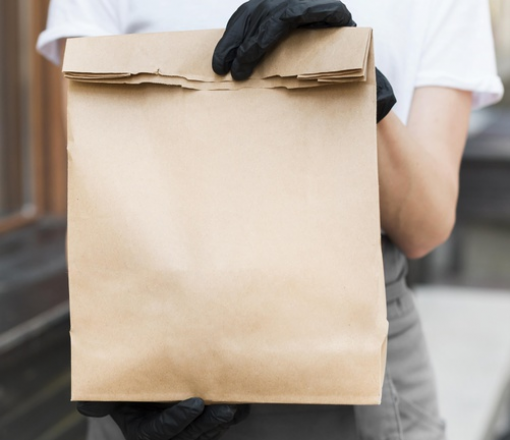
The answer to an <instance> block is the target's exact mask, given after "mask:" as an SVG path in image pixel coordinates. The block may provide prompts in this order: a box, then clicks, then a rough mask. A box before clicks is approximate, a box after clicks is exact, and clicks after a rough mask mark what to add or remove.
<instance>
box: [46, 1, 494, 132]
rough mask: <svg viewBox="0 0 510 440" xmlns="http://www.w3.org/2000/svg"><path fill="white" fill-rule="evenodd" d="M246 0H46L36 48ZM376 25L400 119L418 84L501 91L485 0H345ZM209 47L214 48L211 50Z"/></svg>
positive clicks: (193, 19) (212, 12)
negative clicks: (45, 16)
mask: <svg viewBox="0 0 510 440" xmlns="http://www.w3.org/2000/svg"><path fill="white" fill-rule="evenodd" d="M242 3H244V0H221V1H215V0H202V1H199V0H52V1H51V4H50V10H49V17H48V26H47V29H46V30H45V31H44V32H43V33H41V35H40V36H39V40H38V43H37V47H38V49H39V51H40V52H41V53H42V54H43V55H44V56H46V57H47V58H48V59H49V60H51V61H53V62H54V63H59V61H60V60H59V52H58V46H57V41H58V40H59V39H61V38H67V37H79V36H99V35H114V34H126V33H145V32H163V31H177V30H191V29H207V28H222V27H225V25H226V23H227V21H228V19H229V18H230V16H231V15H232V13H233V12H234V11H235V10H236V9H237V7H238V6H239V5H241V4H242ZM344 3H346V5H347V7H348V8H349V10H350V11H351V13H352V16H353V19H354V20H355V21H356V22H357V24H358V26H369V27H372V28H373V29H374V39H375V43H374V44H375V56H376V65H377V66H378V68H379V69H380V70H381V71H382V72H383V73H384V74H385V75H386V76H387V77H388V79H389V81H390V83H391V84H392V86H393V89H394V91H395V95H396V97H397V101H398V102H397V105H396V106H395V108H394V111H395V112H396V113H397V115H398V116H399V117H400V119H401V120H402V121H403V122H404V123H405V122H406V121H407V119H408V115H409V109H410V106H411V100H412V97H413V92H414V89H415V88H416V87H422V86H443V87H451V88H456V89H462V90H469V91H473V92H474V99H473V108H475V109H476V108H481V107H485V106H488V105H490V104H493V103H495V102H497V101H498V100H500V99H501V97H502V95H503V85H502V83H501V80H500V78H499V77H498V75H497V73H496V62H495V54H494V43H493V37H492V31H491V23H490V14H489V4H488V0H377V1H374V0H345V1H344ZM211 55H212V54H211Z"/></svg>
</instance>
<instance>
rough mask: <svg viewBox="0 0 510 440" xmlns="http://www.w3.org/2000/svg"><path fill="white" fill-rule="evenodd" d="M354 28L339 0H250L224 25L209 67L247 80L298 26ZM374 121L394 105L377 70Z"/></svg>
mask: <svg viewBox="0 0 510 440" xmlns="http://www.w3.org/2000/svg"><path fill="white" fill-rule="evenodd" d="M343 26H356V23H355V22H354V21H353V20H352V17H351V13H350V12H349V10H348V9H347V7H346V6H345V5H344V4H343V3H342V2H341V1H340V0H250V1H248V2H246V3H243V4H242V5H241V6H240V7H239V8H238V9H237V11H236V12H235V13H234V14H233V15H232V17H231V18H230V20H229V21H228V23H227V28H226V29H225V33H224V34H223V37H222V38H221V40H220V41H219V42H218V45H217V46H216V49H215V50H214V55H213V61H212V66H213V70H214V71H215V72H216V73H217V74H218V75H226V74H227V73H228V72H229V71H230V72H231V73H232V77H233V78H234V79H235V80H244V79H247V78H248V77H249V76H250V75H251V74H252V73H253V70H254V69H255V67H256V66H257V64H258V63H259V62H260V61H261V60H262V58H263V57H264V55H265V54H266V53H268V52H269V51H270V50H271V49H272V48H273V47H274V46H276V45H277V44H278V43H279V42H280V41H281V40H282V39H283V38H285V37H286V36H287V35H288V34H289V33H290V32H291V31H292V30H293V29H296V28H300V27H310V28H325V27H343ZM376 76H377V122H379V121H380V120H381V119H383V118H384V117H385V116H386V115H387V114H388V113H389V112H390V110H391V108H392V107H393V106H394V105H395V102H396V99H395V95H394V94H393V89H392V88H391V85H390V83H389V81H388V80H387V79H386V77H385V76H384V75H383V74H382V73H381V72H379V71H377V75H376Z"/></svg>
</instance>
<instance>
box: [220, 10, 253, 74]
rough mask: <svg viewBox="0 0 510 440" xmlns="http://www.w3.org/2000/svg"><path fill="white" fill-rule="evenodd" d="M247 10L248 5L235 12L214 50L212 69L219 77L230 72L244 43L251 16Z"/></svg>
mask: <svg viewBox="0 0 510 440" xmlns="http://www.w3.org/2000/svg"><path fill="white" fill-rule="evenodd" d="M247 8H248V6H247V3H244V4H242V5H241V6H239V8H238V9H237V10H236V11H235V12H234V14H233V15H232V17H230V20H229V21H228V23H227V27H226V29H225V33H224V34H223V36H222V37H221V39H220V41H218V44H217V45H216V48H215V49H214V53H213V59H212V68H213V70H214V72H216V73H217V74H218V75H226V74H227V73H228V72H230V67H231V66H232V62H233V61H234V58H235V57H236V53H237V49H238V47H239V46H240V45H241V43H242V42H243V39H244V36H245V31H246V26H247V21H248V19H249V16H250V14H249V11H247Z"/></svg>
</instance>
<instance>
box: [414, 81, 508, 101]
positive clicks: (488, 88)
mask: <svg viewBox="0 0 510 440" xmlns="http://www.w3.org/2000/svg"><path fill="white" fill-rule="evenodd" d="M426 86H438V87H449V88H452V89H460V90H467V91H471V92H473V103H472V105H471V107H472V109H473V110H478V109H481V108H483V107H488V106H489V105H492V104H496V103H497V102H499V101H500V100H501V98H502V97H503V93H504V88H503V83H502V82H501V79H500V78H499V77H498V76H485V77H480V78H460V77H454V76H451V75H448V74H444V73H442V72H435V73H433V74H427V75H423V74H422V75H420V77H419V78H418V80H417V81H416V83H415V87H426Z"/></svg>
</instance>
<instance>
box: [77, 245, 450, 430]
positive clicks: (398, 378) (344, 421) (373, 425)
mask: <svg viewBox="0 0 510 440" xmlns="http://www.w3.org/2000/svg"><path fill="white" fill-rule="evenodd" d="M382 245H383V256H384V271H385V278H386V296H387V307H388V321H389V323H390V327H389V338H388V358H387V368H386V376H385V381H384V387H383V399H382V404H381V405H378V406H336V405H252V409H251V414H250V416H249V417H248V419H246V420H245V421H244V422H242V423H240V424H239V425H236V426H234V427H232V428H231V429H230V430H229V431H228V432H227V433H226V434H225V435H224V436H223V437H222V440H333V439H338V440H355V439H356V440H444V438H445V436H444V423H443V421H442V420H441V418H440V416H439V412H438V408H437V398H436V389H435V384H434V377H433V373H432V369H431V366H430V362H429V357H428V353H427V347H426V344H425V340H424V337H423V332H422V329H421V324H420V320H419V317H418V314H417V311H416V308H415V303H414V298H413V293H412V292H411V291H410V290H409V288H408V287H407V286H406V284H405V275H406V271H407V262H406V259H405V257H404V256H403V255H402V253H401V252H400V251H399V250H398V249H397V248H396V247H395V246H394V245H393V244H392V243H391V242H390V241H389V240H388V239H387V238H386V237H383V238H382ZM87 440H124V439H123V436H122V434H121V433H120V430H119V429H118V428H117V426H116V425H115V423H114V422H113V421H112V420H111V419H110V418H109V417H107V418H103V419H90V422H89V433H88V437H87Z"/></svg>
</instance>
